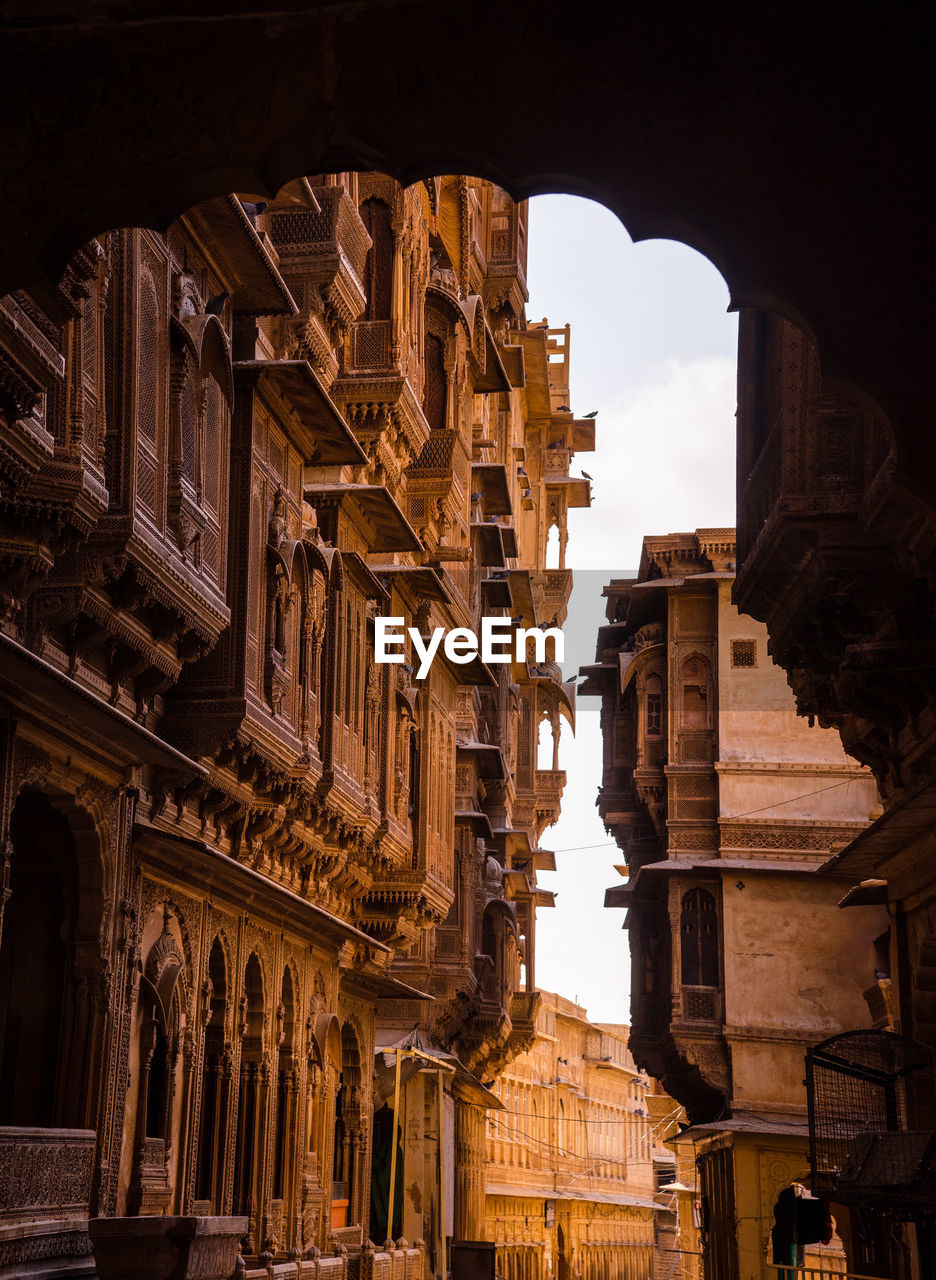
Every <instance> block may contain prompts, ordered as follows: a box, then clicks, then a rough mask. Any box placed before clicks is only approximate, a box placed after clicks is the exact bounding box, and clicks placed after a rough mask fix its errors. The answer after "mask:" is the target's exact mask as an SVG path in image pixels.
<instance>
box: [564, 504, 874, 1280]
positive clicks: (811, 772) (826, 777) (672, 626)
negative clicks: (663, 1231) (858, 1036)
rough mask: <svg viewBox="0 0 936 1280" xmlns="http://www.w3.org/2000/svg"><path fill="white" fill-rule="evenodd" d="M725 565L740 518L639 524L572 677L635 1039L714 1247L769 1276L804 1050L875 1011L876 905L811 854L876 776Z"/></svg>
mask: <svg viewBox="0 0 936 1280" xmlns="http://www.w3.org/2000/svg"><path fill="white" fill-rule="evenodd" d="M734 565H735V545H734V531H733V530H731V529H699V530H696V532H695V533H692V534H678V535H669V536H667V537H650V538H645V539H644V544H643V556H642V559H641V565H640V570H639V573H638V576H637V578H636V579H633V580H616V581H614V582H612V583H611V584H610V585H609V586H608V587H607V588H606V589H605V595H606V596H607V598H608V608H607V616H608V624H607V625H606V626H604V627H603V628H602V629H601V632H600V633H599V639H598V649H597V661H596V665H594V666H591V667H587V668H585V669H584V671H583V674H585V675H586V676H587V684H586V685H585V687H584V688H583V690H582V692H584V693H592V694H596V695H599V696H600V697H601V699H602V726H603V735H604V752H605V755H604V770H603V779H602V783H603V786H602V790H601V793H600V796H599V809H600V811H601V814H602V817H603V819H604V822H605V825H606V827H607V828H608V830H609V832H611V834H613V836H614V838H615V840H616V841H617V843H618V844H619V846H620V848H621V850H622V852H623V853H624V855H625V858H626V861H627V868H626V870H627V881H626V883H625V884H623V885H619V886H616V887H614V888H612V889H609V890H608V893H607V896H606V903H605V905H606V906H612V907H625V908H626V909H627V912H628V914H627V916H626V927H627V929H628V931H629V936H630V948H631V956H632V961H633V981H632V988H631V993H632V994H631V1010H632V1032H631V1041H630V1043H631V1049H632V1052H633V1053H634V1057H635V1060H636V1061H637V1063H638V1064H639V1065H640V1066H642V1067H644V1068H645V1069H646V1070H648V1071H649V1072H650V1073H651V1074H652V1075H654V1076H656V1077H657V1078H658V1079H659V1080H660V1081H661V1082H662V1084H663V1086H664V1088H665V1089H666V1090H667V1092H668V1093H670V1094H672V1096H673V1097H674V1098H676V1099H677V1100H678V1101H679V1102H681V1103H682V1104H683V1105H684V1106H685V1107H686V1110H687V1113H688V1116H689V1120H690V1122H691V1123H692V1127H691V1128H690V1129H689V1130H688V1131H687V1133H686V1135H685V1136H682V1135H678V1136H677V1137H676V1138H675V1139H674V1141H675V1142H676V1144H677V1147H678V1149H679V1150H680V1163H681V1165H683V1166H685V1163H686V1158H687V1157H688V1156H689V1155H691V1154H692V1150H693V1148H692V1144H693V1143H694V1144H695V1148H694V1150H695V1156H697V1157H698V1158H699V1166H698V1167H699V1175H698V1176H699V1179H700V1183H699V1185H700V1195H701V1197H702V1200H703V1209H704V1212H703V1216H702V1222H703V1241H702V1248H703V1255H704V1257H705V1258H706V1266H707V1267H708V1266H709V1265H712V1266H715V1267H716V1272H715V1274H717V1275H722V1274H724V1275H726V1276H727V1275H729V1274H739V1275H752V1276H754V1275H756V1276H764V1277H766V1276H767V1274H768V1271H767V1267H768V1263H769V1262H770V1261H771V1256H772V1255H771V1253H770V1251H769V1249H768V1243H769V1241H768V1237H769V1235H770V1231H771V1229H772V1227H773V1225H774V1210H775V1207H776V1204H777V1197H778V1195H779V1194H780V1193H781V1192H782V1191H784V1189H785V1188H789V1187H791V1186H792V1185H793V1184H794V1183H797V1184H799V1185H801V1186H807V1187H808V1185H809V1161H808V1135H807V1125H806V1119H805V1116H806V1091H805V1088H804V1087H803V1075H804V1066H803V1058H804V1054H805V1051H806V1048H807V1047H808V1046H810V1045H814V1044H817V1043H818V1042H820V1041H822V1040H824V1039H825V1038H826V1037H828V1036H830V1035H832V1034H834V1033H835V1032H837V1031H842V1030H844V1029H846V1028H849V1027H851V1026H853V1025H854V1026H867V1027H870V1026H872V1024H875V1021H876V1018H877V1016H878V1011H877V1005H878V1004H879V1003H880V998H879V995H880V993H879V990H878V982H877V979H878V977H880V978H883V979H886V970H887V963H888V962H887V950H888V947H887V928H888V921H887V916H886V914H885V912H884V910H883V908H882V907H881V905H879V904H878V903H876V902H875V901H874V900H873V899H871V900H866V901H865V902H864V903H863V905H860V906H855V907H854V908H853V909H852V910H850V911H847V912H842V911H840V910H839V902H840V900H841V899H842V897H843V894H844V893H845V892H846V890H847V889H848V887H849V885H848V881H847V880H843V879H842V878H838V879H835V878H832V877H830V876H828V875H826V874H823V871H824V866H823V864H824V863H825V862H826V861H827V859H828V858H829V855H830V853H833V852H834V851H836V850H837V849H840V848H841V847H842V845H844V844H846V843H847V842H848V841H850V840H853V839H854V838H855V837H856V836H859V833H860V832H861V831H863V830H864V829H865V827H866V825H867V823H868V821H869V819H871V818H872V817H873V816H874V814H875V812H876V811H877V809H878V804H879V801H878V795H877V788H876V786H875V781H874V778H873V777H872V775H871V773H870V771H869V770H867V769H865V768H862V767H861V766H860V765H858V764H856V763H855V762H854V761H852V760H849V758H848V757H847V756H846V755H845V753H844V751H843V750H842V745H841V742H840V741H839V738H838V735H837V734H835V733H834V732H833V731H832V730H830V729H823V728H820V727H819V726H810V725H808V724H807V723H806V721H805V720H803V719H802V718H798V717H797V714H796V706H795V704H794V699H793V697H792V695H791V694H790V691H789V689H788V688H787V685H786V681H785V678H784V673H783V671H782V670H781V669H780V668H779V667H778V666H777V665H776V664H775V663H774V662H773V661H772V659H771V657H770V655H769V652H768V640H767V634H766V630H765V628H764V627H763V626H762V625H761V624H760V623H757V622H755V621H754V620H753V619H752V618H750V617H748V616H746V615H744V614H743V613H741V612H740V611H739V609H738V608H737V606H736V605H734V604H733V602H732V585H733V582H734V578H735V573H734ZM876 971H877V972H876ZM872 991H873V995H874V997H876V999H875V1000H872V999H869V998H868V994H864V993H871V992H872ZM877 1025H881V1024H879V1023H877ZM774 1148H782V1149H783V1151H784V1152H785V1153H786V1154H785V1156H784V1160H785V1163H784V1164H783V1170H784V1172H782V1173H778V1174H777V1175H776V1176H775V1177H773V1180H772V1181H771V1182H770V1184H769V1185H766V1186H765V1187H764V1188H763V1190H762V1192H761V1190H759V1187H760V1183H759V1180H758V1179H759V1174H758V1173H757V1170H758V1169H760V1168H762V1167H766V1166H767V1164H769V1163H770V1159H772V1156H771V1151H773V1149H774ZM771 1167H772V1166H771ZM777 1167H778V1168H779V1165H778V1166H777ZM752 1179H753V1181H752ZM790 1194H791V1195H792V1194H794V1193H793V1192H790ZM684 1209H685V1206H682V1207H681V1210H680V1222H681V1227H682V1230H683V1239H682V1247H694V1246H690V1241H689V1238H688V1237H686V1235H685V1232H686V1231H687V1230H689V1229H690V1228H691V1220H690V1219H687V1217H686V1214H685V1212H684ZM834 1212H835V1216H836V1220H837V1222H838V1223H839V1226H840V1228H841V1234H842V1236H844V1235H845V1234H846V1229H847V1214H845V1213H844V1212H843V1211H841V1210H840V1209H838V1208H836V1209H835V1211H834ZM690 1234H691V1233H690ZM837 1247H838V1250H839V1257H840V1259H841V1262H842V1265H844V1259H843V1258H842V1245H841V1241H839V1244H838V1246H837ZM709 1259H716V1260H717V1261H715V1262H712V1263H711V1264H710V1263H709V1261H708V1260H709ZM774 1260H776V1259H774ZM718 1267H721V1268H728V1270H718V1269H717V1268H718ZM855 1269H856V1270H857V1269H858V1268H855Z"/></svg>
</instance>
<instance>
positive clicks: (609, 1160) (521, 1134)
mask: <svg viewBox="0 0 936 1280" xmlns="http://www.w3.org/2000/svg"><path fill="white" fill-rule="evenodd" d="M680 1110H681V1107H678V1106H677V1107H675V1108H674V1109H673V1110H672V1111H671V1112H670V1113H669V1115H666V1116H664V1117H663V1118H662V1119H660V1120H657V1121H656V1123H655V1124H653V1125H651V1126H650V1128H649V1130H648V1132H647V1133H646V1134H641V1135H640V1137H639V1138H637V1139H636V1140H635V1141H634V1142H632V1143H631V1144H630V1145H629V1146H627V1147H625V1148H624V1151H623V1152H622V1153H621V1155H622V1156H626V1155H628V1154H629V1152H631V1151H633V1150H635V1149H636V1148H637V1147H639V1146H642V1145H643V1144H644V1141H645V1139H646V1138H649V1137H653V1136H654V1135H655V1134H656V1133H657V1131H658V1130H659V1129H661V1128H662V1127H663V1126H665V1125H667V1124H669V1122H670V1121H671V1120H672V1119H673V1118H674V1117H675V1116H677V1115H678V1114H679V1112H680ZM488 1122H489V1123H490V1124H492V1125H495V1126H496V1127H497V1128H499V1129H501V1130H502V1131H503V1132H504V1133H506V1134H507V1135H508V1137H509V1140H510V1141H511V1142H513V1141H519V1140H520V1139H522V1140H524V1141H526V1142H532V1143H535V1144H536V1145H537V1146H539V1147H545V1148H546V1149H547V1150H548V1151H553V1152H556V1153H557V1154H558V1155H561V1156H566V1157H567V1158H569V1159H572V1160H594V1157H595V1156H596V1155H597V1152H592V1153H591V1154H590V1155H589V1154H588V1153H587V1152H586V1153H585V1154H584V1155H582V1154H581V1153H580V1152H577V1151H569V1150H568V1149H567V1148H565V1147H560V1146H558V1145H557V1144H556V1143H554V1142H546V1141H544V1140H543V1139H542V1138H536V1137H534V1136H533V1135H532V1134H529V1133H527V1132H526V1130H524V1129H515V1128H510V1127H509V1126H508V1125H507V1124H505V1123H504V1121H502V1120H501V1119H499V1118H498V1117H495V1116H492V1115H489V1116H488ZM563 1123H565V1120H563ZM514 1135H517V1136H516V1137H515V1136H514ZM495 1141H496V1139H495ZM596 1163H597V1164H599V1165H602V1164H617V1165H627V1164H628V1163H629V1162H628V1161H627V1160H625V1159H621V1158H620V1156H618V1157H614V1156H608V1157H606V1158H605V1157H602V1158H601V1159H600V1160H598V1161H597V1162H596Z"/></svg>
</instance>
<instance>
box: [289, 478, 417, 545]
mask: <svg viewBox="0 0 936 1280" xmlns="http://www.w3.org/2000/svg"><path fill="white" fill-rule="evenodd" d="M304 496H305V500H306V502H308V503H310V504H311V505H312V506H313V507H316V508H319V507H323V508H324V507H328V506H338V507H344V508H346V509H347V508H349V507H355V508H356V509H357V516H358V523H363V524H364V525H365V526H366V527H367V528H368V529H369V531H370V537H369V539H368V549H369V550H370V551H421V550H422V543H421V542H420V540H419V538H418V537H417V536H416V533H415V532H414V530H413V528H412V526H411V525H410V524H409V521H408V520H407V519H406V517H405V516H404V514H403V512H402V511H401V510H400V508H399V507H398V506H397V504H396V502H395V501H394V499H393V496H392V494H391V493H390V492H389V490H387V489H385V488H384V486H383V485H376V484H307V485H306V486H305V488H304ZM352 518H353V517H352Z"/></svg>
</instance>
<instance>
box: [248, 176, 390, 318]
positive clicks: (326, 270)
mask: <svg viewBox="0 0 936 1280" xmlns="http://www.w3.org/2000/svg"><path fill="white" fill-rule="evenodd" d="M312 194H313V195H314V197H315V200H316V202H317V204H318V206H319V208H318V210H317V211H316V210H313V209H302V208H296V209H292V208H290V209H274V210H273V212H272V213H271V214H270V228H271V235H272V239H273V243H274V245H275V246H276V250H277V253H278V254H279V258H280V270H281V271H282V274H283V276H284V277H285V279H286V282H287V284H288V285H289V286H290V289H291V290H292V292H293V294H294V296H295V297H296V301H297V302H298V303H299V306H300V309H301V310H302V311H312V310H314V309H315V297H314V294H315V291H317V292H318V293H319V295H320V297H321V299H322V303H323V305H324V308H325V315H326V320H328V321H329V323H332V324H335V325H337V326H338V327H339V328H346V327H347V326H348V325H349V324H350V323H351V321H352V320H354V319H355V317H357V316H359V315H360V314H361V312H362V311H363V309H364V303H365V297H364V287H363V285H362V284H361V278H362V276H363V274H364V263H365V260H366V258H367V251H368V249H369V248H370V236H369V235H368V234H367V230H366V228H365V226H364V223H363V222H362V221H361V219H360V216H359V215H358V211H357V208H356V206H355V204H354V201H353V200H352V199H351V197H350V196H349V195H348V193H347V191H345V189H344V187H313V188H312Z"/></svg>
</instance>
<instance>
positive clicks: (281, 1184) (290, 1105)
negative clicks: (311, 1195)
mask: <svg viewBox="0 0 936 1280" xmlns="http://www.w3.org/2000/svg"><path fill="white" fill-rule="evenodd" d="M276 1016H277V1021H278V1023H279V1035H280V1037H281V1038H280V1043H279V1051H278V1053H277V1069H276V1146H275V1157H274V1164H273V1199H274V1200H282V1201H283V1202H284V1204H288V1203H289V1202H290V1201H291V1199H292V1189H293V1182H294V1178H293V1166H294V1164H295V1160H294V1155H295V1150H296V1147H295V1139H296V1132H297V1128H298V1119H297V1103H298V1094H299V1075H298V1072H297V1070H296V1059H295V1039H296V997H295V989H294V984H293V977H292V971H291V970H290V968H289V966H288V965H287V966H286V968H285V969H284V970H283V982H282V987H281V990H280V1003H279V1008H278V1009H277V1011H276ZM288 1219H289V1215H288V1214H287V1220H288ZM287 1230H288V1226H287ZM285 1243H286V1245H287V1246H289V1247H291V1246H292V1244H293V1243H294V1241H293V1240H287V1241H286V1242H285Z"/></svg>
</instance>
